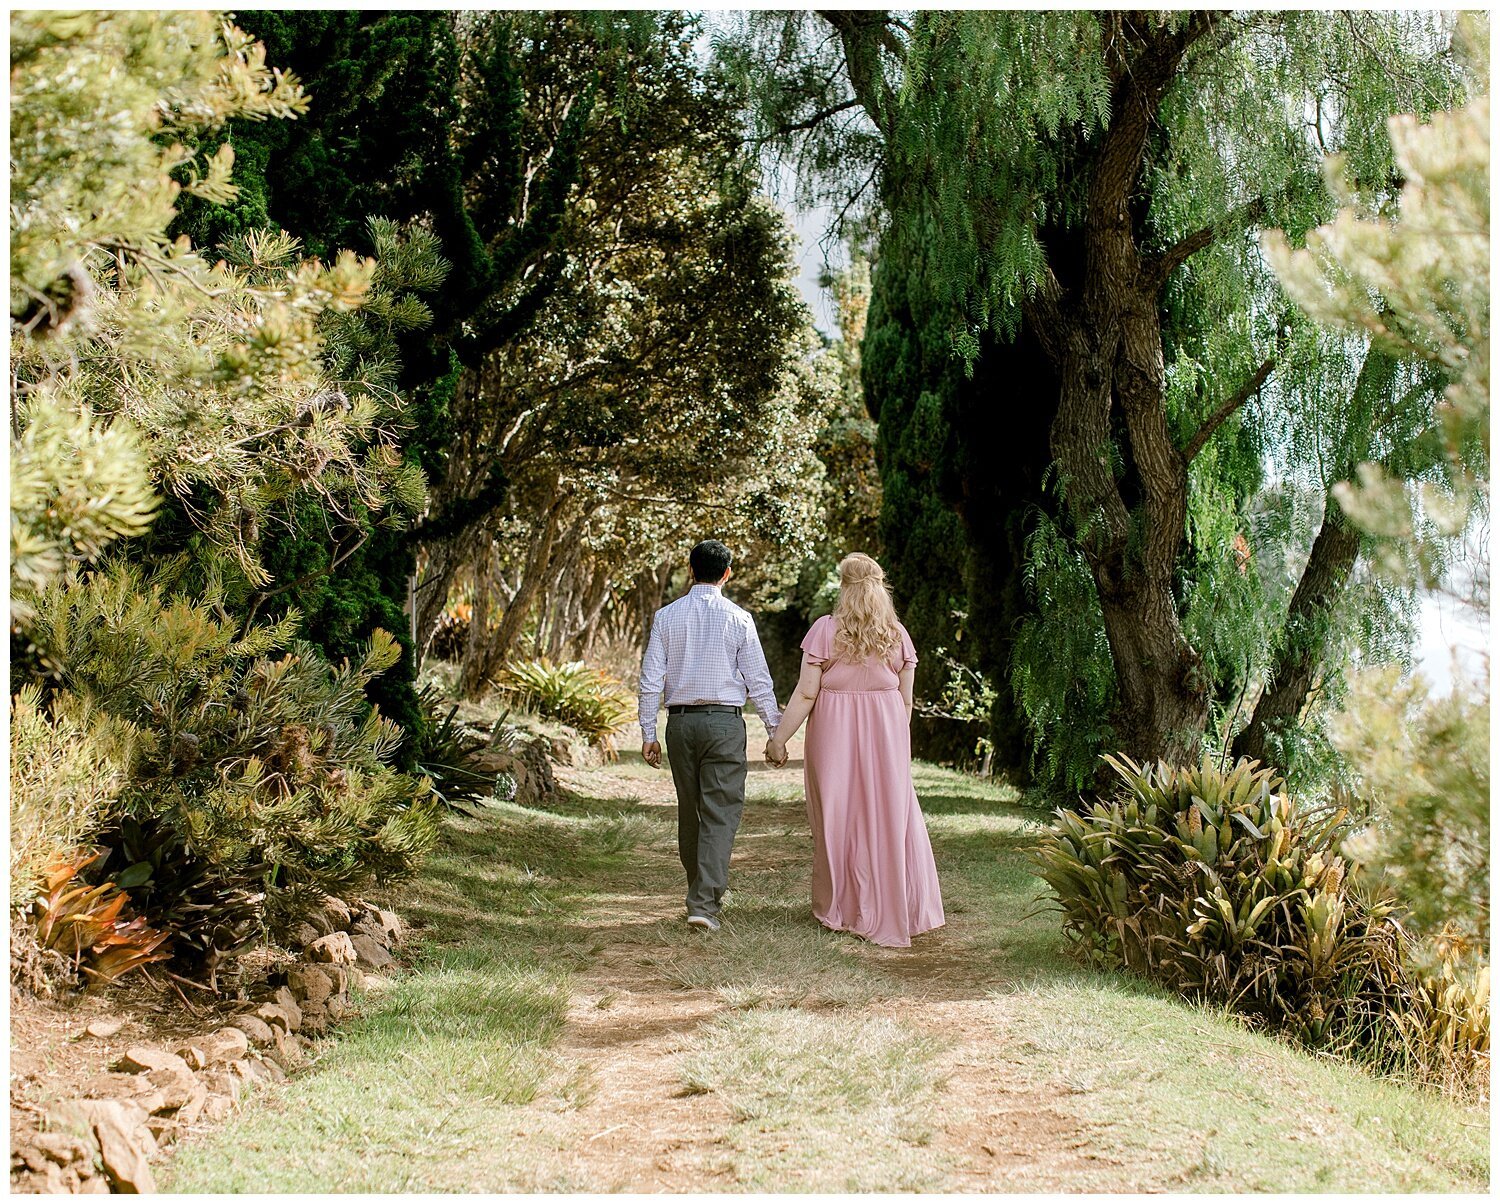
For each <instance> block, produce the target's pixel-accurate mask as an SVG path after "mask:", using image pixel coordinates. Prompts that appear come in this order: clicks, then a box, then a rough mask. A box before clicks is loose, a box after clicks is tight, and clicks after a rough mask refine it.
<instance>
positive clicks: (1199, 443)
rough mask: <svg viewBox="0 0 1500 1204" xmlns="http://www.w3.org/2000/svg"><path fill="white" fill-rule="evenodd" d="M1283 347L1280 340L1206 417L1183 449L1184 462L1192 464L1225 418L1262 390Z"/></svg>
mask: <svg viewBox="0 0 1500 1204" xmlns="http://www.w3.org/2000/svg"><path fill="white" fill-rule="evenodd" d="M1282 347H1283V342H1282V341H1281V340H1278V342H1277V346H1276V349H1275V350H1274V351H1272V352H1271V354H1270V355H1268V356H1266V358H1265V359H1264V360H1263V361H1262V362H1261V365H1260V367H1259V368H1257V369H1256V370H1255V373H1254V375H1252V376H1251V377H1250V379H1249V380H1247V381H1246V382H1245V383H1244V384H1243V385H1241V386H1240V387H1239V389H1238V390H1236V391H1235V393H1234V394H1233V396H1231V397H1230V398H1229V399H1228V400H1227V401H1225V402H1224V404H1223V405H1221V406H1220V407H1219V408H1218V409H1216V410H1215V411H1214V412H1213V413H1212V414H1210V415H1209V416H1208V417H1207V418H1206V419H1204V421H1203V425H1202V426H1200V427H1199V428H1198V430H1197V431H1196V432H1195V433H1194V435H1193V437H1192V438H1191V439H1189V440H1188V441H1187V446H1186V447H1184V448H1183V449H1182V461H1183V463H1184V464H1191V463H1192V462H1193V459H1194V457H1196V456H1197V454H1198V453H1199V452H1200V451H1202V450H1203V445H1204V444H1206V443H1207V442H1208V441H1209V440H1210V439H1211V438H1213V433H1214V432H1215V431H1216V430H1218V429H1219V427H1221V426H1223V425H1224V421H1225V419H1227V418H1228V417H1229V416H1230V415H1231V414H1233V413H1234V412H1235V411H1236V410H1238V409H1239V408H1240V407H1241V406H1242V405H1244V404H1245V403H1246V402H1247V401H1249V400H1250V398H1252V397H1254V396H1255V394H1257V393H1259V392H1260V389H1261V386H1262V385H1264V384H1265V383H1266V380H1267V379H1268V378H1269V377H1270V375H1271V372H1272V371H1273V370H1274V369H1275V367H1276V361H1277V360H1278V359H1279V358H1280V356H1281V352H1282Z"/></svg>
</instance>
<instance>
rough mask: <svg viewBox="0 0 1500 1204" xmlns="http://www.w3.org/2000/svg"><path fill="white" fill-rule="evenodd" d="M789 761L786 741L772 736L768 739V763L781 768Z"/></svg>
mask: <svg viewBox="0 0 1500 1204" xmlns="http://www.w3.org/2000/svg"><path fill="white" fill-rule="evenodd" d="M786 761H787V752H786V741H785V740H778V739H777V738H776V737H775V736H772V737H771V738H770V739H769V740H767V741H766V764H767V765H770V766H773V767H775V768H776V769H780V768H781V767H782V766H783V765H785V764H786Z"/></svg>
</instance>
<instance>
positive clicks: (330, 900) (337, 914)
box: [321, 895, 354, 932]
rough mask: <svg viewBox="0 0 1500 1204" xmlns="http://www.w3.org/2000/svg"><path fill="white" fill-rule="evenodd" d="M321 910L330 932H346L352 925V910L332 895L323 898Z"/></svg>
mask: <svg viewBox="0 0 1500 1204" xmlns="http://www.w3.org/2000/svg"><path fill="white" fill-rule="evenodd" d="M321 910H322V913H323V915H324V916H325V917H326V918H327V920H328V923H329V924H330V925H331V928H330V931H333V932H346V931H348V928H349V925H350V924H352V923H354V909H353V908H352V907H350V906H349V904H347V903H345V902H344V901H343V900H342V899H340V898H338V897H336V896H334V895H325V896H324V898H323V905H322V908H321Z"/></svg>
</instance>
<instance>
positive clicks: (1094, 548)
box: [736, 12, 1462, 761]
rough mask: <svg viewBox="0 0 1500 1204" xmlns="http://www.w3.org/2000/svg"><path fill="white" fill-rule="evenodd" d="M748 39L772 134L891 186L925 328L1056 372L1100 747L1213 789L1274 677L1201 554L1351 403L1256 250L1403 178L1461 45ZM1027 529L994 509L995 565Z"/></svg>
mask: <svg viewBox="0 0 1500 1204" xmlns="http://www.w3.org/2000/svg"><path fill="white" fill-rule="evenodd" d="M814 20H820V21H821V23H822V27H823V32H824V33H825V34H826V35H827V36H825V37H822V38H821V39H819V38H817V37H815V36H813V35H814V31H813V30H812V29H811V28H810V25H811V22H813V21H814ZM757 28H758V29H759V31H760V32H759V34H758V35H757V33H756V30H757ZM757 38H758V40H757ZM747 41H748V44H749V45H750V47H751V50H750V51H749V52H743V51H737V52H736V53H739V54H741V56H742V57H741V59H740V60H739V61H740V62H742V63H743V62H747V61H753V62H754V63H756V64H757V65H758V66H759V67H760V73H759V74H758V75H756V76H753V77H752V76H750V75H749V74H748V73H742V78H745V79H746V82H747V85H749V86H751V87H753V89H754V93H755V98H756V101H757V111H758V112H759V113H760V114H761V121H762V122H763V125H764V126H765V127H768V129H769V134H770V135H771V136H776V135H780V136H782V137H786V138H801V139H803V145H804V146H805V147H806V148H807V149H806V150H805V152H804V153H805V154H806V156H807V157H808V159H809V160H810V161H812V162H813V163H814V164H815V165H816V164H818V163H822V162H828V161H832V158H833V156H831V155H829V154H828V153H827V148H828V146H829V145H830V143H831V142H835V141H838V140H840V139H842V141H843V142H844V143H845V144H847V145H849V146H850V148H851V150H852V152H853V153H854V155H855V157H856V161H857V162H859V163H860V164H861V165H863V164H866V163H873V164H874V166H875V167H877V168H878V179H879V183H880V197H879V200H880V204H881V206H882V208H883V209H884V210H885V211H886V212H887V213H888V214H889V231H888V233H887V234H886V242H887V244H889V243H891V242H892V241H895V242H897V244H898V245H900V246H905V247H912V248H919V249H920V250H919V254H920V260H919V261H920V263H921V264H922V267H921V274H920V276H919V277H918V279H919V280H920V281H921V282H922V286H923V292H922V293H920V294H919V295H918V297H917V298H916V300H915V304H914V305H913V308H918V307H923V306H926V305H929V304H936V306H937V307H938V310H939V313H940V315H941V317H942V318H943V319H945V320H946V321H947V322H948V323H949V324H950V340H949V341H950V345H951V346H952V347H953V348H954V349H955V350H956V351H957V352H958V353H959V354H960V355H961V356H962V357H963V358H964V359H965V360H966V361H969V362H971V363H973V365H974V371H975V374H976V376H978V375H979V374H980V373H981V372H983V371H984V367H985V360H987V359H990V360H993V359H994V358H995V357H994V355H993V352H992V350H991V349H990V348H989V347H988V346H986V344H985V341H984V340H985V339H986V338H988V337H993V338H994V339H995V340H996V341H998V342H1000V343H1001V344H1003V345H1006V346H1008V347H1010V348H1015V349H1017V351H1016V352H1007V353H1006V355H1007V356H1008V355H1010V354H1017V353H1018V351H1019V349H1020V348H1021V347H1023V346H1024V345H1025V344H1026V342H1027V341H1030V342H1031V343H1032V344H1033V345H1034V346H1035V347H1036V348H1038V349H1039V351H1040V355H1039V357H1038V359H1039V361H1040V364H1041V366H1042V370H1041V371H1036V372H1028V373H1026V374H1024V375H1022V374H1021V373H1019V372H1015V371H1010V372H1005V373H1004V374H1003V375H1002V376H1001V378H1000V379H1001V380H1003V381H1005V382H1006V383H1007V384H1008V383H1010V382H1013V381H1017V380H1019V381H1023V382H1025V384H1027V385H1030V384H1031V383H1032V382H1033V381H1035V382H1037V384H1038V385H1039V386H1040V388H1039V390H1038V394H1037V396H1038V397H1039V400H1040V405H1041V406H1042V407H1043V408H1044V411H1045V414H1046V423H1047V428H1048V430H1047V433H1048V439H1047V443H1048V447H1047V456H1048V459H1049V460H1050V462H1051V463H1052V464H1053V465H1054V466H1055V467H1054V470H1053V471H1054V473H1055V476H1054V477H1053V478H1051V483H1052V484H1054V486H1055V491H1056V502H1055V506H1052V507H1042V508H1041V517H1042V518H1044V519H1046V520H1047V521H1048V522H1049V523H1051V524H1052V526H1053V528H1054V529H1055V530H1056V532H1057V533H1058V535H1059V536H1060V538H1061V539H1062V540H1063V541H1064V543H1063V545H1062V546H1063V547H1064V549H1065V550H1066V549H1074V550H1076V554H1077V556H1078V557H1079V558H1080V563H1081V566H1082V568H1083V569H1084V570H1085V571H1086V577H1085V578H1084V579H1083V580H1084V582H1085V583H1086V584H1085V588H1086V589H1090V592H1091V593H1092V594H1093V597H1092V598H1086V597H1080V596H1079V595H1078V594H1077V593H1076V592H1074V593H1073V595H1072V596H1071V597H1070V598H1069V599H1068V601H1067V605H1069V606H1070V607H1071V608H1072V611H1073V614H1075V615H1076V614H1086V613H1087V612H1088V611H1090V610H1092V609H1093V608H1094V607H1095V606H1097V610H1096V611H1094V613H1095V614H1097V616H1098V622H1099V625H1100V628H1101V630H1102V636H1103V646H1104V647H1105V648H1106V649H1107V654H1108V667H1107V675H1108V678H1109V684H1108V688H1107V690H1106V691H1105V693H1106V694H1107V697H1108V702H1107V704H1106V706H1107V710H1106V714H1107V722H1104V723H1100V722H1099V721H1098V720H1096V721H1095V723H1094V725H1093V726H1094V730H1095V731H1096V732H1097V733H1098V736H1099V738H1100V739H1101V740H1107V741H1108V742H1109V743H1111V744H1112V745H1113V746H1114V747H1118V748H1122V749H1124V750H1126V751H1127V752H1129V753H1130V754H1131V755H1132V756H1135V757H1138V758H1143V759H1149V758H1155V757H1158V756H1165V757H1167V758H1169V759H1173V760H1184V761H1196V760H1197V755H1198V751H1199V748H1200V743H1201V742H1202V741H1203V739H1204V736H1205V733H1206V731H1207V730H1208V728H1209V726H1210V720H1211V717H1212V715H1213V713H1214V710H1215V709H1216V708H1217V707H1219V706H1222V705H1225V703H1224V699H1225V697H1226V695H1227V696H1228V697H1229V698H1232V697H1233V696H1234V694H1235V693H1237V690H1236V688H1235V686H1236V685H1237V683H1234V682H1226V681H1225V680H1224V677H1225V676H1227V675H1228V674H1229V673H1231V672H1233V673H1234V674H1236V675H1238V676H1239V677H1240V678H1241V679H1243V676H1244V674H1245V673H1246V671H1247V667H1246V666H1245V665H1244V664H1243V662H1241V663H1240V664H1239V665H1238V666H1236V667H1235V668H1234V669H1233V670H1232V671H1231V670H1230V669H1229V668H1228V666H1229V664H1230V658H1228V657H1225V656H1223V655H1222V651H1223V650H1221V649H1220V648H1217V647H1215V646H1214V641H1215V640H1217V639H1218V638H1219V637H1218V636H1217V635H1216V634H1215V631H1216V625H1215V624H1212V623H1209V622H1207V621H1206V620H1205V618H1204V609H1205V608H1202V607H1201V603H1202V601H1203V596H1202V595H1200V594H1199V593H1198V591H1197V590H1196V589H1195V587H1194V584H1193V579H1194V576H1195V575H1199V574H1208V575H1211V576H1217V577H1218V578H1219V579H1220V580H1223V579H1226V578H1227V576H1228V574H1229V573H1230V572H1233V571H1235V570H1234V567H1233V566H1234V564H1235V557H1234V556H1233V553H1232V551H1231V549H1230V547H1229V546H1227V545H1226V544H1220V545H1218V546H1214V545H1212V544H1210V543H1204V542H1200V539H1201V536H1202V535H1203V533H1204V532H1206V531H1209V530H1222V529H1223V526H1224V525H1225V523H1224V521H1223V519H1222V518H1214V519H1213V520H1212V521H1205V520H1209V519H1210V518H1211V517H1212V516H1213V515H1214V514H1215V513H1217V514H1218V515H1221V516H1226V517H1227V515H1228V514H1231V513H1233V511H1234V510H1235V509H1236V508H1238V507H1241V506H1243V505H1244V504H1245V503H1246V502H1247V501H1248V500H1249V499H1250V498H1252V497H1253V496H1254V495H1255V493H1256V491H1257V489H1258V488H1259V484H1260V481H1259V478H1260V473H1261V461H1260V458H1259V456H1258V455H1249V454H1246V453H1249V452H1254V451H1255V450H1256V449H1254V448H1253V446H1247V444H1246V441H1245V439H1246V433H1248V435H1249V436H1250V437H1251V438H1252V440H1253V437H1254V434H1255V429H1254V428H1255V421H1256V419H1257V417H1258V416H1259V414H1260V413H1261V412H1263V411H1265V410H1266V409H1267V404H1268V402H1270V401H1271V399H1272V398H1275V400H1276V403H1277V404H1283V405H1292V406H1294V405H1296V404H1298V401H1299V398H1300V395H1301V393H1302V392H1303V391H1304V390H1305V389H1306V388H1307V387H1309V386H1308V385H1307V383H1306V382H1307V380H1308V379H1309V378H1313V379H1315V382H1316V383H1315V386H1314V387H1317V388H1324V387H1326V386H1327V382H1326V381H1325V380H1323V378H1322V377H1321V374H1320V373H1317V372H1314V373H1311V374H1308V373H1305V372H1304V363H1303V362H1297V363H1296V365H1295V367H1296V370H1295V371H1290V372H1289V371H1286V370H1285V365H1286V364H1288V363H1289V362H1291V361H1289V360H1288V358H1287V357H1288V355H1289V354H1290V353H1292V352H1295V351H1296V350H1297V349H1298V348H1299V347H1300V346H1303V345H1304V342H1305V340H1303V338H1302V335H1301V331H1300V330H1299V328H1298V324H1297V319H1296V318H1295V316H1294V315H1292V314H1291V313H1290V312H1289V311H1288V310H1287V307H1286V305H1285V303H1284V302H1283V301H1282V300H1281V299H1280V295H1279V291H1278V286H1277V284H1276V281H1275V279H1274V277H1273V276H1271V275H1270V274H1269V273H1268V272H1266V271H1265V269H1264V265H1263V264H1261V263H1260V262H1259V260H1258V256H1257V254H1256V247H1255V244H1254V241H1253V232H1254V229H1255V228H1256V227H1257V226H1258V225H1260V224H1262V223H1264V222H1266V221H1268V220H1275V221H1278V222H1280V223H1282V224H1286V225H1289V226H1291V227H1294V228H1300V229H1305V228H1307V227H1308V226H1310V225H1313V224H1316V221H1317V220H1320V218H1321V216H1322V214H1323V213H1325V212H1326V206H1327V203H1328V196H1327V193H1326V190H1325V189H1324V188H1323V186H1322V185H1321V183H1320V182H1319V178H1318V173H1317V170H1316V160H1317V157H1318V154H1319V151H1320V142H1322V143H1327V144H1337V145H1341V146H1343V147H1344V148H1345V150H1346V152H1347V153H1348V155H1349V157H1350V161H1351V163H1352V164H1354V165H1355V169H1356V170H1357V171H1358V172H1359V173H1360V175H1361V178H1364V179H1367V180H1369V181H1371V184H1372V186H1377V187H1378V186H1383V185H1384V184H1385V182H1386V181H1388V180H1389V178H1390V174H1391V172H1390V161H1389V151H1388V147H1386V146H1383V145H1382V139H1381V137H1380V128H1379V127H1380V122H1381V121H1382V120H1383V118H1384V116H1385V115H1386V114H1387V113H1389V112H1390V111H1391V110H1392V108H1394V107H1397V106H1398V105H1401V104H1408V105H1410V106H1411V107H1426V108H1429V109H1430V108H1432V107H1437V106H1439V105H1441V104H1442V103H1444V102H1445V98H1449V97H1452V96H1454V95H1456V94H1457V93H1458V91H1459V89H1460V87H1461V84H1460V82H1459V81H1460V79H1461V76H1462V72H1461V70H1459V69H1458V68H1457V67H1455V65H1454V64H1453V63H1452V61H1451V59H1450V58H1448V57H1447V55H1446V47H1445V43H1446V32H1445V30H1444V29H1442V28H1441V27H1439V26H1437V25H1435V24H1434V23H1432V22H1430V21H1426V19H1425V18H1421V19H1417V18H1410V19H1409V18H1406V17H1396V16H1379V17H1377V16H1375V15H1372V14H1363V15H1359V16H1355V15H1335V14H1328V15H1322V14H1282V15H1275V16H1272V15H1267V14H1260V15H1250V16H1238V15H1231V14H1226V13H1217V12H1193V13H1177V14H1144V13H1141V14H1138V13H1123V12H1110V13H1097V14H1094V13H1081V12H1066V13H1063V12H1058V13H1046V14H1022V13H929V12H922V13H917V14H915V15H914V16H913V17H912V18H911V20H910V21H909V22H908V21H906V20H904V19H897V18H896V17H894V16H892V15H891V14H888V13H884V12H873V13H847V12H830V13H827V14H824V15H823V16H822V17H821V18H818V19H815V18H811V17H808V16H794V17H788V18H765V19H762V20H760V21H759V22H753V23H752V27H751V32H750V35H749V37H748V39H747ZM744 44H745V43H744V42H742V43H741V46H743V45H744ZM756 47H758V48H759V49H758V52H757V51H756V49H755V48H756ZM814 47H821V48H824V49H820V50H814V49H809V48H814ZM778 66H785V67H786V68H787V69H786V70H785V71H782V72H778V71H777V70H775V68H776V67H778ZM975 79H983V80H987V81H991V82H992V83H993V85H994V86H993V87H985V88H978V87H974V86H972V81H974V80H975ZM1304 106H1305V108H1306V109H1307V112H1308V119H1307V120H1304V119H1303V117H1302V115H1301V114H1302V109H1303V108H1304ZM851 113H854V114H856V115H858V116H860V117H862V118H863V120H864V122H865V125H864V127H863V129H862V130H860V131H858V132H857V133H854V134H853V136H851V131H850V130H849V127H848V125H847V124H844V123H847V122H848V121H849V120H850V118H849V115H850V114H851ZM1289 114H1291V116H1289ZM872 146H873V148H874V149H875V153H872ZM877 155H878V157H877ZM879 289H880V280H879V278H877V303H878V293H879ZM872 337H873V332H872ZM867 358H868V357H867ZM1005 366H1007V365H1005V364H1004V362H1003V361H1002V368H1003V367H1005ZM1273 376H1274V380H1273ZM1350 384H1352V382H1348V381H1346V382H1345V388H1346V389H1347V388H1348V387H1349V385H1350ZM905 392H906V395H907V396H916V395H918V392H917V390H915V389H907V390H906V391H905ZM1257 399H1259V400H1258V401H1257ZM1252 403H1254V404H1253V405H1252ZM1004 404H1005V402H1004V401H1003V400H1001V399H1000V398H996V397H994V396H993V395H992V396H991V398H989V399H987V400H986V402H985V403H984V404H982V405H980V406H977V407H975V411H977V412H979V413H984V414H986V415H990V414H994V413H995V412H996V411H997V409H998V408H1000V407H1003V406H1004ZM1001 412H1003V410H1002V411H1001ZM973 413H974V411H971V412H970V416H969V417H968V419H967V421H968V422H970V423H972V422H973V421H974V419H973V417H972V414H973ZM954 418H956V419H957V420H958V421H957V423H954V425H953V427H952V429H953V431H954V434H955V438H956V440H957V442H958V443H959V444H960V445H961V444H963V443H964V442H966V441H967V433H968V428H967V426H965V425H963V423H964V421H965V420H964V418H962V417H960V416H959V415H958V414H955V415H954ZM949 421H950V422H953V419H950V420H949ZM1247 428H1248V432H1247ZM1259 450H1260V451H1262V452H1263V451H1264V450H1265V449H1259ZM1288 450H1289V451H1290V452H1291V453H1292V454H1296V452H1297V449H1295V448H1292V449H1288ZM1045 467H1046V465H1045V464H1042V465H1038V466H1037V468H1038V470H1040V469H1042V468H1045ZM991 471H993V466H991ZM965 484H967V482H965ZM972 496H973V493H972V491H971V492H970V494H969V497H971V498H972ZM1226 508H1227V509H1226ZM1010 518H1011V515H1010V512H1009V511H1008V510H1000V511H998V512H997V511H994V510H983V509H980V508H979V507H971V508H970V509H969V510H968V512H967V513H966V514H965V519H966V522H965V532H966V539H967V542H969V543H970V544H971V545H972V546H974V547H980V546H982V543H981V540H980V539H977V538H976V537H975V535H974V534H973V533H974V531H975V530H977V529H981V528H985V529H988V531H990V532H993V531H994V530H995V529H996V527H997V526H1003V524H1004V523H1005V522H1007V521H1009V520H1010ZM988 542H989V543H990V544H991V546H999V545H1000V544H1001V543H1002V542H1003V541H1002V540H1000V539H997V538H995V537H994V536H993V535H991V536H990V537H989V540H988ZM974 559H975V560H976V561H978V562H979V563H980V564H981V565H982V563H983V561H982V559H981V558H980V557H978V556H975V557H974ZM1058 563H1062V562H1061V561H1059V562H1058ZM984 577H985V574H977V575H976V574H971V576H970V581H971V586H972V584H974V583H976V582H977V583H978V584H979V585H980V586H981V588H983V587H984V586H985V585H986V581H985V579H984ZM990 584H991V585H992V584H993V583H990ZM1195 599H1196V600H1197V603H1198V604H1200V609H1199V610H1198V611H1197V612H1196V613H1195V609H1194V608H1195ZM1248 600H1249V597H1248V595H1247V601H1248ZM997 609H998V608H997ZM999 617H1000V616H997V618H999ZM1006 617H1009V618H1010V619H1011V620H1012V621H1013V620H1014V618H1015V617H1016V616H1015V615H1014V614H1013V613H1012V614H1011V615H1010V616H1006ZM1050 617H1051V616H1050V615H1048V614H1046V613H1042V614H1040V615H1039V618H1040V619H1041V620H1042V621H1044V622H1045V621H1048V620H1049V619H1050ZM1069 619H1070V621H1071V619H1072V615H1070V616H1069ZM1232 625H1233V619H1232V618H1231V619H1230V621H1229V622H1228V623H1225V622H1224V621H1223V618H1222V616H1221V621H1220V623H1219V624H1218V625H1217V627H1218V628H1222V627H1225V626H1231V627H1232ZM1251 626H1253V624H1252V625H1251ZM1236 638H1238V637H1236ZM1032 644H1033V646H1041V645H1040V644H1039V642H1038V641H1032ZM1077 646H1078V647H1080V648H1083V649H1087V648H1089V647H1091V644H1090V641H1088V640H1087V639H1081V640H1079V641H1078V642H1077ZM1261 655H1264V653H1262V654H1261ZM1061 676H1062V675H1061V674H1059V675H1058V677H1061ZM1075 677H1076V675H1075ZM1054 684H1055V685H1057V686H1061V685H1063V684H1064V683H1062V682H1061V681H1054ZM1226 685H1227V686H1228V687H1229V688H1228V689H1227V690H1226V688H1225V687H1226ZM1096 697H1097V695H1096ZM1054 714H1055V715H1060V714H1062V712H1061V711H1059V710H1057V709H1056V708H1054ZM1096 751H1097V748H1096Z"/></svg>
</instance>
